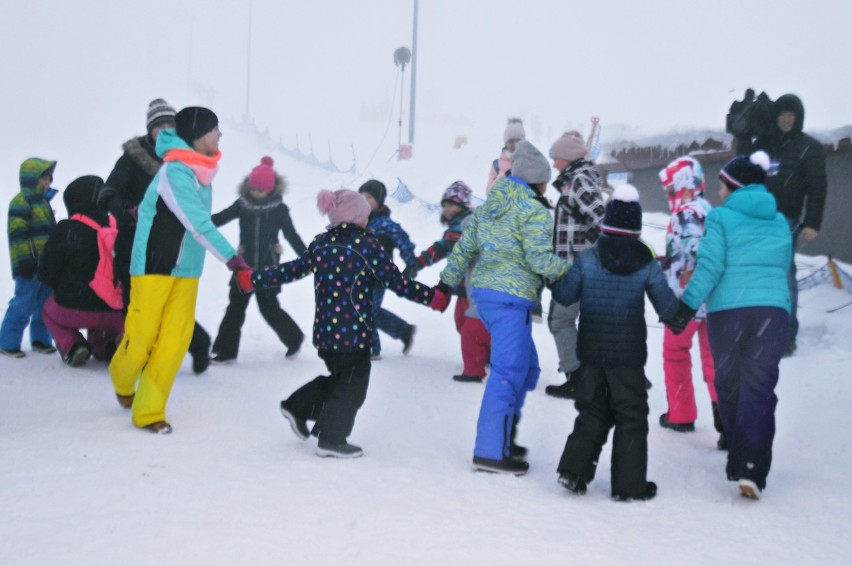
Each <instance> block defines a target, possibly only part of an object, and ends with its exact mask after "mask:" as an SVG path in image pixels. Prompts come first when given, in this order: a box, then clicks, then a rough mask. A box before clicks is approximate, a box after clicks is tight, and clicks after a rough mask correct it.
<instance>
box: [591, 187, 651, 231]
mask: <svg viewBox="0 0 852 566" xmlns="http://www.w3.org/2000/svg"><path fill="white" fill-rule="evenodd" d="M601 232H603V233H604V234H609V235H610V236H627V237H628V238H638V237H639V235H640V234H641V233H642V207H641V206H640V205H639V191H637V190H636V187H634V186H633V185H627V184H624V185H619V186H618V187H616V189H615V191H613V193H612V198H610V199H609V202H608V203H606V211H605V212H604V217H603V222H602V223H601Z"/></svg>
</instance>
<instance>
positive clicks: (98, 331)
mask: <svg viewBox="0 0 852 566" xmlns="http://www.w3.org/2000/svg"><path fill="white" fill-rule="evenodd" d="M103 184H104V181H103V179H101V178H100V177H96V176H94V175H86V176H84V177H80V178H78V179H76V180H74V181H73V182H72V183H71V184H70V185H68V188H66V189H65V192H64V193H63V199H64V200H65V208H66V209H67V210H68V220H60V221H59V223H58V224H57V225H56V227H55V228H54V229H53V232H52V233H51V235H50V238H49V239H48V240H47V244H45V246H44V251H43V252H42V255H41V260H40V262H39V266H38V278H39V279H40V280H41V281H42V283H44V284H45V285H49V286H50V287H52V288H53V294H52V295H51V296H50V297H49V298H48V299H47V301H46V302H45V304H44V309H43V311H42V314H43V316H44V322H45V324H46V325H47V328H48V330H50V333H51V334H52V335H53V338H54V339H55V340H56V346H57V348H58V349H59V352H60V353H61V354H62V360H63V361H64V362H65V363H66V364H68V365H70V366H72V367H79V366H82V365H84V364H85V363H86V361H87V360H88V359H89V356H90V355H94V356H95V358H96V359H98V360H104V361H109V360H110V359H111V358H112V355H113V354H114V353H115V349H116V346H117V345H118V342H119V341H120V340H121V337H122V335H123V334H124V315H123V314H122V312H121V310H115V309H112V308H111V307H110V306H109V305H107V304H106V303H105V302H104V301H103V299H101V298H100V297H99V296H98V295H97V294H95V291H93V290H92V288H91V287H90V286H89V283H90V282H91V281H92V279H93V278H94V275H95V270H96V269H97V267H98V263H99V260H100V251H99V249H98V232H97V231H96V230H94V229H93V228H91V227H89V226H87V225H86V224H84V223H83V222H81V221H78V220H76V219H74V218H73V217H74V216H75V215H78V214H81V215H84V216H86V217H88V218H90V219H92V220H94V221H95V222H96V223H97V224H99V225H101V226H109V217H108V216H107V214H106V213H104V212H102V211H100V210H99V209H98V207H97V204H96V200H95V197H96V196H97V194H98V191H99V189H100V188H101V186H103ZM81 329H86V330H88V339H87V338H85V337H83V334H82V333H81V332H80V330H81Z"/></svg>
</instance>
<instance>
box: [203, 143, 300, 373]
mask: <svg viewBox="0 0 852 566" xmlns="http://www.w3.org/2000/svg"><path fill="white" fill-rule="evenodd" d="M273 164H274V162H273V160H272V158H271V157H269V156H266V157H264V158H263V159H261V160H260V164H259V165H258V166H257V167H255V168H254V169H252V170H251V173H250V174H249V176H248V177H246V178H245V180H243V182H242V183H241V184H240V187H239V195H240V196H239V198H238V199H237V200H236V201H235V202H234V204H232V205H231V206H229V207H228V208H226V209H225V210H223V211H221V212H219V213H217V214H214V215H213V224H214V225H215V226H223V225H225V224H227V223H228V222H230V221H231V220H233V219H234V218H239V220H240V245H239V247H238V248H237V251H238V252H239V254H240V255H241V256H242V257H243V258H245V260H246V262H247V263H248V264H249V265H250V266H251V267H252V269H255V270H257V269H261V268H263V267H267V266H270V265H278V264H279V263H280V257H281V252H282V249H281V244H279V243H278V232H279V231H280V232H281V233H282V234H283V235H284V238H285V239H286V240H287V242H288V243H289V244H290V246H292V248H293V251H295V252H296V254H297V255H302V253H304V251H305V249H306V248H305V244H304V242H302V239H301V238H300V237H299V234H297V233H296V229H295V228H294V227H293V221H292V220H291V219H290V209H288V208H287V205H286V204H284V202H283V201H282V199H281V197H282V195H283V194H284V192H285V191H286V190H287V182H286V180H285V179H284V177H282V176H281V175H278V174H277V173H276V172H275V169H273V168H272V166H273ZM280 292H281V288H280V287H276V288H274V289H266V290H261V291H258V292H257V293H255V297H256V298H257V306H258V308H259V309H260V314H261V315H262V316H263V319H264V320H265V321H266V323H267V324H269V326H271V327H272V329H273V330H274V331H275V334H277V335H278V339H279V340H281V343H282V344H284V345H285V346H286V347H287V353H286V354H285V357H286V358H288V359H290V358H293V357H295V355H296V353H297V352H298V351H299V348H300V347H301V346H302V342H303V341H304V338H305V335H304V334H303V333H302V331H301V330H300V329H299V326H298V325H297V324H296V322H295V321H294V320H293V319H292V318H291V317H290V315H288V314H287V313H286V312H284V310H283V309H282V308H281V305H279V304H278V293H280ZM249 299H251V296H250V295H246V294H245V293H242V292H241V291H240V289H239V287H237V284H236V281H235V280H234V279H231V291H230V293H229V294H228V308H227V310H226V311H225V317H224V318H223V319H222V323H221V324H220V325H219V333H218V335H217V336H216V340H215V341H214V342H213V353H214V356H213V359H212V360H211V361H212V362H213V363H220V364H224V363H231V362H233V361H234V360H236V359H237V352H238V351H239V347H240V333H241V332H240V331H241V329H242V327H243V323H244V322H245V319H246V307H248V303H249Z"/></svg>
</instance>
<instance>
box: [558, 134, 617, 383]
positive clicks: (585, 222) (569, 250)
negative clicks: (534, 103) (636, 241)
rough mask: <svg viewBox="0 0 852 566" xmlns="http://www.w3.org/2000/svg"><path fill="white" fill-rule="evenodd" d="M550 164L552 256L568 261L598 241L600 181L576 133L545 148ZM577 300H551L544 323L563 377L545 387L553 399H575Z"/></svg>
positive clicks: (600, 206)
mask: <svg viewBox="0 0 852 566" xmlns="http://www.w3.org/2000/svg"><path fill="white" fill-rule="evenodd" d="M550 158H551V159H552V160H553V168H554V169H556V170H557V171H558V172H559V174H558V176H557V177H556V180H555V181H553V186H554V187H555V188H556V190H557V191H559V200H558V201H556V219H555V221H554V223H553V249H554V251H555V252H556V255H558V256H559V257H561V258H563V259H566V260H568V261H570V262H573V261H574V257H575V256H576V255H577V254H579V253H580V252H582V251H583V250H586V249H588V248H590V247H592V246H593V245H594V244H595V242H596V241H597V240H598V236H599V235H600V230H601V220H602V219H603V215H604V201H603V196H602V194H601V187H603V179H602V178H601V174H600V172H598V169H597V167H595V164H594V163H592V162H591V161H589V160H587V159H586V142H585V141H584V140H583V136H582V135H581V134H580V132H577V131H575V130H572V131H570V132H565V133H564V134H562V136H561V137H560V138H559V139H558V140H556V141H555V142H553V145H552V146H551V147H550ZM579 316H580V303H579V302H577V303H575V304H573V305H568V306H564V305H561V304H559V303H558V302H557V301H556V300H552V301H551V302H550V312H549V313H548V315H547V326H548V328H549V329H550V333H551V334H553V339H554V341H555V342H556V353H557V355H558V356H559V371H560V372H564V373H565V377H566V378H567V381H566V382H565V383H563V384H562V385H548V386H547V387H545V388H544V392H545V393H546V394H548V395H550V396H552V397H560V398H562V399H574V396H575V394H576V392H577V381H578V380H577V377H576V376H575V375H574V372H575V371H576V370H577V368H579V367H580V360H579V359H578V358H577V318H578V317H579Z"/></svg>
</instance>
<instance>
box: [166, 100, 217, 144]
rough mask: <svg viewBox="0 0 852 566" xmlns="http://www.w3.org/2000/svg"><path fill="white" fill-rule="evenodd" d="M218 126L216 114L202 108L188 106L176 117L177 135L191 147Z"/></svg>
mask: <svg viewBox="0 0 852 566" xmlns="http://www.w3.org/2000/svg"><path fill="white" fill-rule="evenodd" d="M218 125H219V118H217V117H216V114H214V113H213V111H212V110H209V109H207V108H203V107H201V106H188V107H186V108H184V109H183V110H181V111H180V112H178V113H177V115H176V116H175V130H176V131H177V135H178V136H180V137H181V139H183V141H185V142H186V143H188V144H189V145H192V143H193V142H194V141H195V140H197V139H199V138H202V137H204V136H205V135H207V134H209V133H210V132H212V131H213V130H214V129H215V128H216V126H218Z"/></svg>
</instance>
